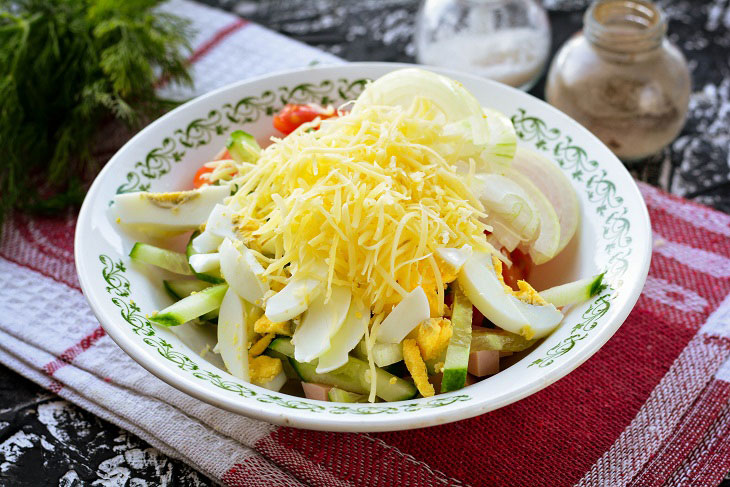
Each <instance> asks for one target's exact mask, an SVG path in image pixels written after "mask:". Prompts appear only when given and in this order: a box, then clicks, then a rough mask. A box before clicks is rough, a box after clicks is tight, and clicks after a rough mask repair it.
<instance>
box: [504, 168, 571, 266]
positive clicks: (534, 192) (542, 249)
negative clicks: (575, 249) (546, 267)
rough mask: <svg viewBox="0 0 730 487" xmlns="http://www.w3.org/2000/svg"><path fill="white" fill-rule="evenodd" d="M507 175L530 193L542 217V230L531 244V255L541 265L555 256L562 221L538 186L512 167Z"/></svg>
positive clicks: (540, 217)
mask: <svg viewBox="0 0 730 487" xmlns="http://www.w3.org/2000/svg"><path fill="white" fill-rule="evenodd" d="M505 176H507V177H508V178H510V179H511V180H512V181H515V182H516V183H518V184H519V185H520V186H522V188H523V189H524V190H525V192H526V193H527V194H529V195H530V198H531V199H532V201H533V203H534V206H535V208H536V210H537V213H538V215H539V217H538V218H539V219H540V230H539V232H538V235H537V237H536V238H535V240H534V241H533V242H531V243H530V244H529V249H530V257H531V258H532V261H533V262H534V263H535V264H537V265H539V264H544V263H545V262H547V261H548V260H550V259H552V258H553V257H555V255H556V254H557V252H558V245H559V243H560V221H559V220H558V214H557V213H556V212H555V209H554V208H553V205H552V204H551V203H550V201H549V200H548V199H547V198H546V197H545V195H544V194H543V193H542V191H540V190H539V189H538V188H537V186H535V185H534V184H533V183H532V182H531V181H530V180H529V179H528V178H527V177H526V176H524V175H522V174H520V173H519V172H517V171H515V170H513V169H510V170H508V171H506V172H505Z"/></svg>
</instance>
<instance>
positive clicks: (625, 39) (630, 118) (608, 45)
mask: <svg viewBox="0 0 730 487" xmlns="http://www.w3.org/2000/svg"><path fill="white" fill-rule="evenodd" d="M666 30H667V20H666V17H665V15H664V13H663V12H662V11H661V10H660V9H659V7H657V6H656V5H655V4H654V3H652V2H649V1H643V0H633V1H629V0H599V1H597V2H594V3H593V4H591V6H590V7H589V8H588V10H587V11H586V13H585V16H584V18H583V31H582V32H581V33H578V34H576V35H575V36H573V37H572V38H571V39H570V40H568V41H567V42H566V43H565V45H564V46H563V47H562V48H561V49H560V51H559V52H558V54H557V55H556V57H555V59H554V60H553V63H552V65H551V66H550V71H549V74H548V80H547V85H546V88H545V94H546V98H547V101H548V102H549V103H550V104H552V105H553V106H555V107H557V108H559V109H560V110H562V111H564V112H565V113H567V114H568V115H570V116H571V117H573V118H574V119H575V120H577V121H578V122H580V123H581V124H582V125H583V126H585V127H586V128H587V129H588V130H590V131H591V132H593V133H594V134H595V135H596V136H598V138H600V139H601V140H602V141H603V142H604V143H605V144H606V145H607V146H608V147H610V148H611V149H612V150H613V152H614V153H615V154H616V155H617V156H618V157H619V158H621V159H623V160H626V161H631V160H637V159H641V158H643V157H647V156H650V155H652V154H654V153H656V152H658V151H659V150H660V149H662V148H663V147H664V146H665V145H667V144H669V143H670V142H671V141H672V140H673V139H674V138H675V137H676V136H677V134H679V131H680V130H681V129H682V126H683V125H684V119H685V115H686V113H687V106H688V104H689V95H690V76H689V69H688V67H687V61H686V60H685V59H684V56H683V55H682V53H681V52H680V51H679V49H677V47H675V46H674V45H673V44H672V43H671V42H669V40H668V39H667V38H666V36H665V34H666Z"/></svg>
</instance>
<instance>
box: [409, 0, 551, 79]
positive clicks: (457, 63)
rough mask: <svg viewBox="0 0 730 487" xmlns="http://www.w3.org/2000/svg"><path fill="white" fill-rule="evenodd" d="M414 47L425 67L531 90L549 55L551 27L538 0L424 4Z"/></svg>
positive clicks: (446, 0) (430, 1) (438, 0)
mask: <svg viewBox="0 0 730 487" xmlns="http://www.w3.org/2000/svg"><path fill="white" fill-rule="evenodd" d="M415 45H416V58H417V60H418V62H419V63H421V64H428V65H432V66H441V67H446V68H452V69H458V70H463V71H467V72H470V73H472V74H476V75H478V76H483V77H485V78H490V79H494V80H497V81H501V82H502V83H505V84H508V85H511V86H514V87H516V88H520V89H523V90H529V89H530V88H531V87H532V86H533V85H534V84H535V82H536V81H537V80H538V78H540V75H541V74H542V72H543V69H544V67H545V62H546V60H547V58H548V54H549V52H550V23H549V22H548V18H547V15H546V13H545V10H544V9H543V8H542V6H540V4H538V3H537V2H536V1H535V0H425V1H424V2H423V3H422V4H421V9H420V11H419V13H418V20H417V22H416V34H415Z"/></svg>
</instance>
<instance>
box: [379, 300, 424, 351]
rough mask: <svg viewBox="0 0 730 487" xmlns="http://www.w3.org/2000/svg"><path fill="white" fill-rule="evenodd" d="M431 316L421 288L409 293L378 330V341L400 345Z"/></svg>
mask: <svg viewBox="0 0 730 487" xmlns="http://www.w3.org/2000/svg"><path fill="white" fill-rule="evenodd" d="M429 316H431V309H430V308H429V306H428V298H427V297H426V293H425V292H424V291H423V288H422V287H421V286H418V287H417V288H415V289H414V290H413V291H411V292H410V293H408V294H407V295H406V296H405V297H404V298H403V299H402V300H401V302H400V303H398V304H397V305H396V306H395V308H393V311H391V312H390V314H389V315H388V316H386V317H385V319H384V320H383V322H382V323H381V324H380V328H379V329H378V335H377V340H378V341H379V342H384V343H400V342H402V341H403V339H404V338H405V337H406V335H408V334H409V333H410V332H411V330H413V329H414V328H415V327H416V326H418V324H419V323H421V322H422V321H423V320H427V319H428V318H429Z"/></svg>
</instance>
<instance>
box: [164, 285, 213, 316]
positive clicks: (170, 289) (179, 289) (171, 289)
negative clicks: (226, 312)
mask: <svg viewBox="0 0 730 487" xmlns="http://www.w3.org/2000/svg"><path fill="white" fill-rule="evenodd" d="M162 284H163V285H164V286H165V291H167V294H169V295H170V297H171V298H172V299H174V300H176V301H180V300H181V299H183V298H187V297H188V296H190V295H191V294H193V293H199V292H200V291H202V290H203V289H206V288H209V287H210V286H212V284H211V283H209V282H205V281H198V280H197V279H174V280H169V281H167V280H165V281H162ZM216 318H218V310H217V309H214V310H213V311H211V312H210V313H205V314H204V315H203V316H201V317H200V319H201V320H205V321H211V320H214V319H216Z"/></svg>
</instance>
